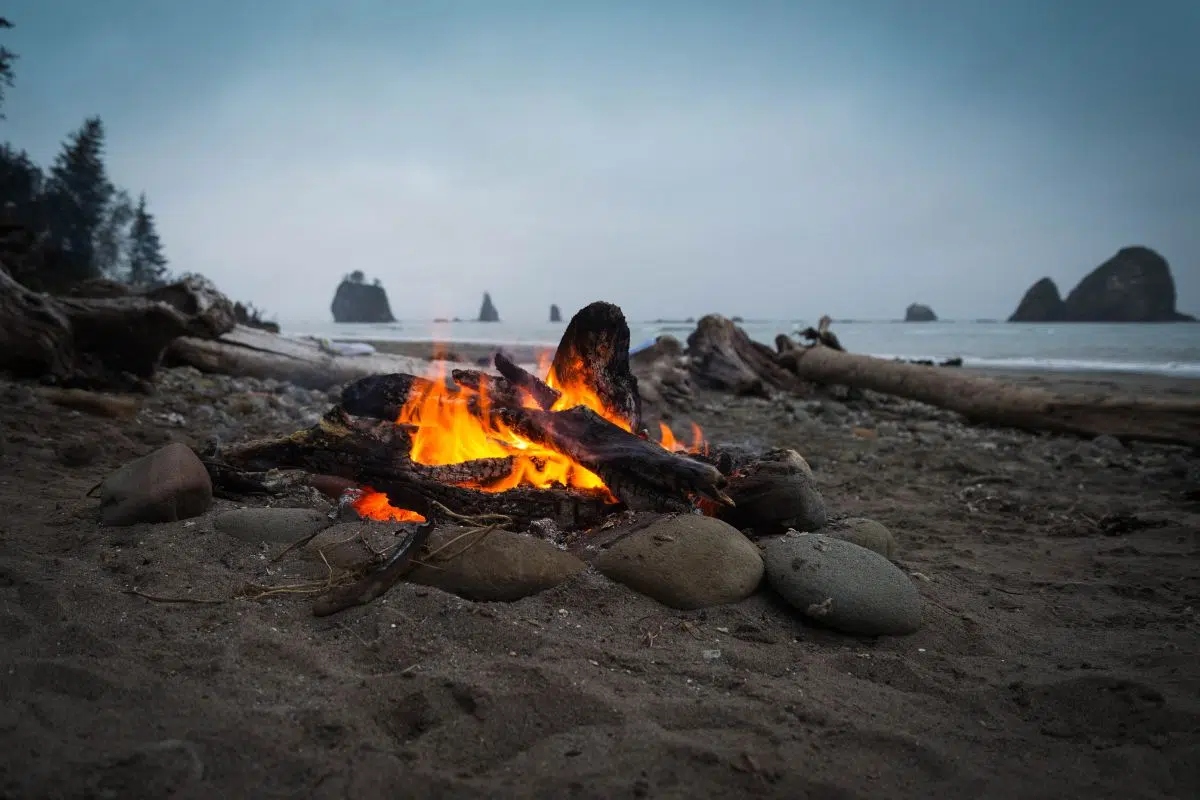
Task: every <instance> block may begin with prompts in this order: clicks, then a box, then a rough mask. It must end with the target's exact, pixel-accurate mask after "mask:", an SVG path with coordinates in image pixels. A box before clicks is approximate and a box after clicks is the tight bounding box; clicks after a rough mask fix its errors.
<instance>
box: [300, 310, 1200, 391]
mask: <svg viewBox="0 0 1200 800" xmlns="http://www.w3.org/2000/svg"><path fill="white" fill-rule="evenodd" d="M280 324H281V325H282V327H283V332H284V333H285V334H286V335H291V336H317V337H321V338H329V339H334V340H338V341H381V340H392V341H438V342H447V343H452V342H480V343H487V344H496V345H514V344H523V345H545V346H548V347H553V346H554V345H556V344H557V343H558V339H559V337H560V336H561V335H562V332H563V329H564V328H565V327H566V323H565V322H564V323H549V322H543V323H528V324H524V323H518V322H496V323H486V322H445V323H443V322H438V323H434V322H430V321H418V320H411V321H410V320H402V321H398V322H394V323H389V324H376V325H356V324H338V323H334V322H325V321H310V322H303V321H297V322H292V323H288V322H282V321H281V323H280ZM813 324H815V320H814V321H795V320H747V321H746V322H743V323H741V327H742V328H743V329H744V330H745V331H746V333H747V334H749V335H750V336H751V337H752V338H754V339H756V340H758V341H760V342H763V343H765V344H768V345H771V346H772V347H774V343H775V336H776V334H779V333H793V332H796V331H800V330H803V329H804V328H805V327H808V326H809V325H813ZM629 327H630V334H631V338H632V343H633V346H634V347H636V346H638V345H639V344H642V343H644V342H649V341H653V339H654V338H655V337H656V336H658V335H659V334H664V333H669V334H671V335H673V336H675V337H677V338H678V339H680V340H681V341H684V340H686V339H687V336H688V334H690V333H691V332H692V331H693V330H694V329H695V325H694V324H690V323H685V322H631V323H630V326H629ZM833 331H834V333H836V334H837V335H838V338H839V339H840V340H841V342H842V344H843V345H844V346H845V347H846V349H847V350H849V351H851V352H855V353H865V354H868V355H874V356H880V357H885V358H921V359H926V358H928V359H946V358H954V357H959V358H962V359H963V364H964V365H965V366H968V367H981V368H988V367H992V368H1004V369H1036V370H1051V371H1088V372H1094V371H1102V372H1134V373H1146V374H1158V375H1170V376H1174V377H1196V378H1200V323H1195V324H1193V323H1174V324H1161V325H1159V324H1126V325H1109V324H1091V323H1072V324H1041V325H1034V324H1015V323H1005V322H925V323H904V322H835V323H834V324H833Z"/></svg>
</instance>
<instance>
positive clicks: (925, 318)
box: [904, 303, 937, 322]
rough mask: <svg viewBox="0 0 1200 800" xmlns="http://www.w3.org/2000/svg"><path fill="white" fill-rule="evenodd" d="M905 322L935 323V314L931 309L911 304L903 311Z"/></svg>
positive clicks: (918, 304)
mask: <svg viewBox="0 0 1200 800" xmlns="http://www.w3.org/2000/svg"><path fill="white" fill-rule="evenodd" d="M904 321H905V322H937V314H935V313H933V309H932V308H930V307H929V306H926V305H922V304H921V303H913V304H912V305H910V306H909V307H908V308H906V309H904Z"/></svg>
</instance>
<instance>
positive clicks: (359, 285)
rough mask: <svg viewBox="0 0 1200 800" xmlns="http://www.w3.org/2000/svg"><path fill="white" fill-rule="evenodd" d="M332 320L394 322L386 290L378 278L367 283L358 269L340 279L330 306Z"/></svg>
mask: <svg viewBox="0 0 1200 800" xmlns="http://www.w3.org/2000/svg"><path fill="white" fill-rule="evenodd" d="M330 310H331V311H332V312H333V321H334V322H395V321H396V318H395V317H393V316H392V307H391V305H389V304H388V296H387V292H385V291H384V290H383V284H381V283H380V282H379V281H378V280H376V281H375V282H374V283H371V284H368V283H366V282H365V281H364V277H363V274H362V272H361V271H360V270H355V271H354V272H351V273H350V274H349V275H347V276H346V277H345V278H343V279H342V282H341V283H340V284H338V287H337V292H336V293H334V295H333V304H332V305H331V306H330Z"/></svg>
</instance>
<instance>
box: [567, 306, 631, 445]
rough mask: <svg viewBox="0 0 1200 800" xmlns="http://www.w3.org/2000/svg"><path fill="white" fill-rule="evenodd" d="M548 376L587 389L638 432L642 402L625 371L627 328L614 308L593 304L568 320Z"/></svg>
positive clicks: (618, 311)
mask: <svg viewBox="0 0 1200 800" xmlns="http://www.w3.org/2000/svg"><path fill="white" fill-rule="evenodd" d="M550 374H551V376H552V378H553V380H552V383H554V384H555V385H556V386H576V385H580V384H582V385H586V386H588V387H589V388H591V389H592V391H594V392H595V393H596V395H597V397H599V398H600V401H601V402H602V403H604V406H605V408H606V409H607V410H608V411H610V412H613V413H615V414H617V415H619V416H620V417H621V418H622V419H624V420H625V421H626V422H628V423H629V425H630V428H631V429H632V430H633V431H635V432H637V431H641V430H642V401H641V397H640V396H639V395H638V384H637V378H635V377H634V376H633V372H632V371H631V370H630V368H629V325H628V324H627V323H626V322H625V315H624V314H623V313H621V309H620V308H618V307H617V306H615V305H613V304H612V303H605V302H595V303H592V304H591V305H588V306H585V307H584V308H582V309H580V311H579V312H578V313H576V314H575V316H574V317H572V318H571V321H570V322H569V323H568V324H567V329H566V330H565V331H563V335H562V339H561V341H559V343H558V350H556V351H555V353H554V361H553V362H552V363H551V365H550Z"/></svg>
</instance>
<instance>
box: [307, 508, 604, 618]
mask: <svg viewBox="0 0 1200 800" xmlns="http://www.w3.org/2000/svg"><path fill="white" fill-rule="evenodd" d="M338 527H339V528H340V527H342V526H338ZM393 527H395V526H393ZM467 530H468V529H466V528H438V529H437V530H435V531H434V532H433V534H432V535H431V536H430V537H429V542H428V544H427V545H426V547H425V550H424V552H423V553H422V554H420V555H418V556H417V558H418V560H420V561H421V562H422V563H421V564H418V565H417V566H415V567H413V569H412V571H411V572H409V573H408V576H407V580H410V581H412V582H413V583H419V584H422V585H425V586H434V587H436V588H438V589H442V590H444V591H447V592H453V593H454V594H457V595H459V596H461V597H465V598H467V599H468V600H481V601H511V600H520V599H521V598H522V597H528V596H529V595H533V594H537V593H538V592H542V591H545V590H546V589H551V588H553V587H555V586H558V585H559V584H560V583H562V582H563V581H565V580H566V579H567V578H570V577H571V576H572V575H575V574H576V573H578V572H581V571H582V570H584V569H586V568H587V565H586V564H584V563H583V561H581V560H580V559H579V558H577V557H575V556H573V555H571V554H570V553H566V552H564V551H562V550H559V549H558V548H557V547H555V546H554V545H553V544H551V543H550V542H547V541H544V540H542V539H539V538H537V537H536V536H530V535H529V534H526V533H513V532H512V531H504V530H492V531H490V532H488V533H487V534H486V535H485V534H484V533H482V532H475V533H467V535H466V536H463V534H464V533H466V532H467ZM322 535H324V534H322ZM460 536H462V538H461V539H458V540H457V541H454V540H455V539H456V538H457V537H460ZM443 546H445V549H441V548H443Z"/></svg>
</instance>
